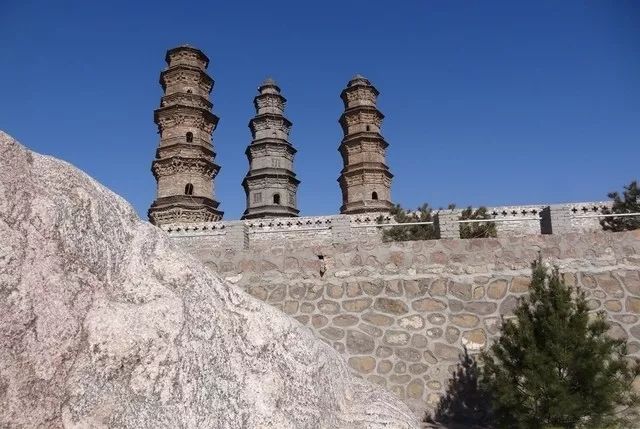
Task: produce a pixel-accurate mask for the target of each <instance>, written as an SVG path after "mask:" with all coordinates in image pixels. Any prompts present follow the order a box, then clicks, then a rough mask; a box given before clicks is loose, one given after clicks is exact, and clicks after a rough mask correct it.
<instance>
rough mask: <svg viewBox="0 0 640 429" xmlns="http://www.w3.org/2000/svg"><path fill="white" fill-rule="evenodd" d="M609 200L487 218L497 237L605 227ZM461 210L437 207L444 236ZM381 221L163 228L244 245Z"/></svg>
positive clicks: (314, 236)
mask: <svg viewBox="0 0 640 429" xmlns="http://www.w3.org/2000/svg"><path fill="white" fill-rule="evenodd" d="M610 205H611V203H610V202H602V201H599V202H583V203H569V204H554V205H541V204H540V205H519V206H497V207H488V208H487V213H488V214H489V216H490V219H488V220H487V221H488V222H494V223H495V225H496V232H497V236H498V237H499V238H500V237H519V236H535V235H544V234H567V233H573V232H582V233H584V232H595V231H600V230H601V227H600V224H599V219H600V218H598V217H597V215H599V214H602V210H603V208H605V207H610ZM461 214H462V209H454V210H449V209H447V210H440V211H436V212H434V221H435V224H436V228H437V229H438V231H439V234H440V238H443V239H457V238H460V222H459V220H460V216H461ZM381 224H385V225H394V224H395V221H394V220H393V218H392V217H391V216H390V215H388V214H379V213H364V214H356V215H346V214H343V215H329V216H303V217H296V218H292V217H282V218H267V219H246V220H239V221H219V222H201V223H191V224H166V225H162V226H161V228H162V229H163V230H165V231H166V232H168V233H169V234H170V235H171V236H173V237H177V238H179V237H185V236H189V237H199V236H203V237H208V236H216V237H217V240H216V241H212V242H211V243H210V245H211V246H214V247H224V248H235V249H242V248H249V247H251V246H253V245H256V244H258V243H261V242H273V241H276V240H293V241H308V242H312V243H316V244H323V243H324V244H328V243H344V242H351V241H353V242H360V241H363V240H365V241H371V240H377V241H379V242H382V228H381V226H380V225H381ZM240 225H242V226H243V227H240ZM231 231H233V233H232V232H231Z"/></svg>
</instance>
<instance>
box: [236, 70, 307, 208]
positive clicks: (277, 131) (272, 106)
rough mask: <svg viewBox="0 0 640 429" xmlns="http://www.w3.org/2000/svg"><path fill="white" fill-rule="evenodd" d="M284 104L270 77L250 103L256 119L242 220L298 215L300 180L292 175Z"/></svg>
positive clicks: (292, 150) (251, 126) (244, 184)
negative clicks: (253, 107) (297, 200)
mask: <svg viewBox="0 0 640 429" xmlns="http://www.w3.org/2000/svg"><path fill="white" fill-rule="evenodd" d="M286 101H287V100H286V99H285V98H284V97H283V96H282V94H281V93H280V88H279V87H278V85H277V84H276V83H275V81H274V80H273V79H271V78H268V79H266V80H265V81H264V82H263V83H262V85H260V87H259V88H258V95H257V96H256V97H255V98H254V100H253V104H254V106H255V108H256V116H255V117H254V118H253V119H251V121H250V122H249V129H250V130H251V136H252V141H251V144H249V146H248V147H247V150H246V151H245V153H246V155H247V159H248V160H249V172H248V173H247V175H246V176H245V178H244V180H243V181H242V187H243V188H244V191H245V194H246V196H247V208H246V210H245V211H244V214H243V215H242V219H255V218H267V217H292V216H298V213H299V210H298V209H297V203H296V194H297V192H298V184H299V183H300V181H299V180H298V179H297V178H296V174H295V173H294V172H293V158H294V156H295V153H296V149H295V148H294V147H293V146H292V145H291V143H290V142H289V131H290V130H291V122H290V121H289V120H288V119H287V118H285V117H284V107H285V103H286Z"/></svg>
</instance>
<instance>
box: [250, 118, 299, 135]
mask: <svg viewBox="0 0 640 429" xmlns="http://www.w3.org/2000/svg"><path fill="white" fill-rule="evenodd" d="M251 124H252V127H253V129H254V130H255V131H264V130H280V131H283V132H284V133H285V134H286V135H289V131H290V128H291V127H290V126H289V125H288V124H287V123H285V121H284V118H281V119H274V118H254V119H252V120H251Z"/></svg>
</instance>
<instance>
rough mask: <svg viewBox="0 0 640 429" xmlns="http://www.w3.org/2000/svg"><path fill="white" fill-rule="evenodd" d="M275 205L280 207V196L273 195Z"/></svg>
mask: <svg viewBox="0 0 640 429" xmlns="http://www.w3.org/2000/svg"><path fill="white" fill-rule="evenodd" d="M273 204H276V205H278V206H279V205H280V194H273Z"/></svg>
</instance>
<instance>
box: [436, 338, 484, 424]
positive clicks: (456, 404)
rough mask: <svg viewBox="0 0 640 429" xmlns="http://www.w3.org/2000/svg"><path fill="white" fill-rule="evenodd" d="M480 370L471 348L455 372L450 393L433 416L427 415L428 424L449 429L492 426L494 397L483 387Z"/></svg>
mask: <svg viewBox="0 0 640 429" xmlns="http://www.w3.org/2000/svg"><path fill="white" fill-rule="evenodd" d="M479 376H480V370H479V369H478V363H477V362H476V358H475V357H474V356H470V355H469V352H468V351H467V348H466V347H465V348H464V354H463V355H460V362H459V363H458V365H457V367H456V370H455V372H454V373H453V374H452V376H451V379H450V380H449V386H448V387H447V392H446V393H445V395H444V396H442V398H441V399H440V402H439V403H438V406H437V407H436V410H435V412H434V414H433V416H432V415H430V414H429V413H427V415H426V416H425V418H424V422H426V423H434V424H442V425H444V427H446V428H448V429H459V428H460V429H462V428H465V429H474V428H475V429H481V428H487V427H489V421H490V412H489V410H490V398H489V396H488V395H487V392H485V391H481V390H480V388H479Z"/></svg>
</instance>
